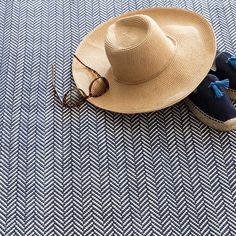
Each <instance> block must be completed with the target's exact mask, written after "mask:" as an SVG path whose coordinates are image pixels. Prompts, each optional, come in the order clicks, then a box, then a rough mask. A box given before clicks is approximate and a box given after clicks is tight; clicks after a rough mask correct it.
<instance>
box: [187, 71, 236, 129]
mask: <svg viewBox="0 0 236 236" xmlns="http://www.w3.org/2000/svg"><path fill="white" fill-rule="evenodd" d="M228 86H229V80H227V79H225V80H222V81H220V80H219V79H218V78H217V77H216V76H215V75H212V74H208V75H207V76H206V78H205V79H204V80H203V81H202V82H201V84H200V85H199V86H198V87H197V89H196V90H195V91H194V92H192V93H191V94H190V95H189V96H188V97H187V98H186V99H185V102H186V104H187V105H188V107H189V109H190V110H191V112H192V113H193V114H194V115H195V116H196V117H197V118H198V119H199V120H200V121H201V122H203V123H204V124H206V125H208V126H210V127H211V128H214V129H217V130H220V131H230V130H232V129H234V128H236V109H235V108H234V106H233V104H232V102H231V100H230V98H229V96H228V94H227V93H226V91H225V89H226V88H228Z"/></svg>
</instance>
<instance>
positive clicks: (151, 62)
mask: <svg viewBox="0 0 236 236" xmlns="http://www.w3.org/2000/svg"><path fill="white" fill-rule="evenodd" d="M175 47H176V45H175V40H174V39H172V38H170V37H169V36H167V35H166V34H165V33H164V32H163V31H162V29H161V28H160V27H159V25H158V24H157V23H156V22H155V21H154V20H153V19H152V18H151V17H149V16H146V15H134V16H129V17H125V18H122V19H120V20H118V21H116V22H115V23H114V24H112V25H111V26H110V27H109V28H108V30H107V35H106V40H105V50H106V54H107V57H108V60H109V62H110V64H111V69H112V72H113V74H114V76H115V78H116V80H117V81H119V82H122V83H127V84H138V83H142V82H145V81H148V80H150V79H152V78H154V77H157V76H158V74H160V73H161V72H162V71H163V70H164V69H165V68H166V67H167V66H168V65H169V64H170V62H171V59H172V58H173V57H174V54H175Z"/></svg>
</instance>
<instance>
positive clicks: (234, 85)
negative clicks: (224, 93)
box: [215, 52, 236, 90]
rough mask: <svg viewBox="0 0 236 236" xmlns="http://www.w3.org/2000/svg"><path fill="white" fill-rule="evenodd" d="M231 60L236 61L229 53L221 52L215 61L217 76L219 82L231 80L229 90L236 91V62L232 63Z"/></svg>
mask: <svg viewBox="0 0 236 236" xmlns="http://www.w3.org/2000/svg"><path fill="white" fill-rule="evenodd" d="M231 58H232V59H236V58H235V57H233V56H232V54H230V53H228V52H221V53H220V54H219V55H217V57H216V59H215V63H216V75H217V77H218V78H219V80H223V79H229V81H230V87H229V88H230V89H233V90H236V60H234V61H230V59H231ZM234 64H235V65H234Z"/></svg>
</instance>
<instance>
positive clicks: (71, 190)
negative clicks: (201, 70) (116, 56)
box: [0, 0, 236, 236]
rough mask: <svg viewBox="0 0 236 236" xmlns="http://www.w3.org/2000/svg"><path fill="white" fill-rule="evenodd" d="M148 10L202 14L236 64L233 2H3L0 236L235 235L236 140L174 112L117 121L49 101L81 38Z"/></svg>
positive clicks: (180, 110) (64, 82)
mask: <svg viewBox="0 0 236 236" xmlns="http://www.w3.org/2000/svg"><path fill="white" fill-rule="evenodd" d="M155 6H172V7H174V6H175V7H182V8H188V9H191V10H195V11H196V12H198V13H200V14H202V15H203V16H205V17H206V18H207V19H208V20H209V21H211V23H212V24H213V27H214V29H215V32H216V34H217V43H218V47H219V49H220V50H227V51H229V52H231V53H234V52H235V50H236V2H235V1H234V0H208V1H207V0H130V1H126V0H64V1H63V0H50V1H47V0H34V1H33V0H28V1H26V0H21V1H20V0H14V1H13V0H1V1H0V81H1V83H0V235H7V236H13V235H29V236H32V235H79V236H82V235H84V236H90V235H91V236H93V235H95V236H97V235H98V236H100V235H101V236H102V235H107V236H121V235H124V236H131V235H132V236H141V235H143V236H149V235H150V236H152V235H154V236H155V235H160V236H170V235H174V236H180V235H183V236H187V235H192V236H198V235H206V236H210V235H211V236H218V235H224V236H235V235H236V143H235V142H236V131H232V132H230V133H220V132H218V131H215V130H212V129H209V128H208V127H206V126H205V125H204V124H201V123H199V122H198V120H196V119H195V118H194V117H193V116H192V115H191V114H190V113H189V111H188V109H187V107H186V106H185V105H184V104H183V103H179V104H177V105H175V106H173V107H171V108H168V109H165V110H162V111H159V112H153V113H147V114H140V115H121V114H115V113H111V112H105V111H103V110H100V109H97V108H95V107H93V106H92V105H89V104H84V105H83V106H81V107H80V108H77V109H73V110H69V109H65V108H61V106H60V105H59V103H58V102H57V100H56V99H55V98H54V95H53V90H52V81H51V64H53V63H54V64H55V67H56V71H55V73H56V85H57V88H58V90H59V91H60V94H61V95H62V93H63V92H65V91H66V90H67V89H68V88H69V87H70V86H71V80H70V78H71V70H70V67H71V60H72V55H73V52H74V51H75V49H76V47H77V45H78V44H79V42H80V40H81V39H82V38H83V37H84V36H85V35H86V34H87V33H88V32H89V31H90V30H92V29H93V28H94V27H95V26H97V25H98V24H100V23H101V22H104V21H106V20H107V19H109V18H111V17H113V16H116V15H119V14H121V13H123V12H126V11H129V10H135V9H141V8H146V7H155ZM190 63H191V62H190Z"/></svg>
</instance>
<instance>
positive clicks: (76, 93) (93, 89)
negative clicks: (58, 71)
mask: <svg viewBox="0 0 236 236" xmlns="http://www.w3.org/2000/svg"><path fill="white" fill-rule="evenodd" d="M74 57H75V58H76V59H77V61H78V62H79V63H80V64H81V66H83V67H84V69H86V70H87V72H89V73H90V75H91V77H94V79H93V80H92V82H91V83H90V84H89V86H88V91H89V93H88V94H86V93H85V92H84V91H83V90H82V89H80V88H77V87H74V88H73V89H71V90H69V91H67V92H66V93H65V95H64V96H63V98H62V100H61V99H60V96H59V94H58V92H57V90H56V85H55V80H54V65H52V81H53V88H54V92H55V94H56V96H57V97H58V98H59V101H60V103H61V104H62V106H63V107H69V108H73V107H77V106H80V105H81V104H82V103H83V102H84V101H85V100H87V99H88V98H91V97H93V98H95V97H99V96H101V95H103V94H104V93H105V92H106V91H107V90H108V89H109V83H108V81H107V79H106V78H105V77H103V76H101V75H100V74H99V73H98V72H97V71H95V70H93V69H92V68H90V67H89V66H87V65H85V64H84V63H83V62H82V61H81V60H80V59H79V58H78V57H77V56H76V55H74Z"/></svg>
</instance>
